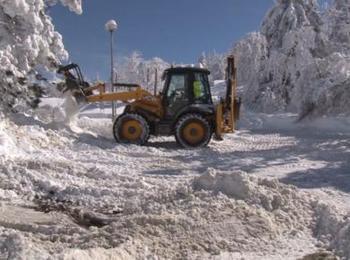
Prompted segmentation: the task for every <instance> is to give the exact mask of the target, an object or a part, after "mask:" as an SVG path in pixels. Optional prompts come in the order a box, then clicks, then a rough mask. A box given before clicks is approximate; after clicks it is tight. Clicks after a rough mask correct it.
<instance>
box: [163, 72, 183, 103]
mask: <svg viewBox="0 0 350 260" xmlns="http://www.w3.org/2000/svg"><path fill="white" fill-rule="evenodd" d="M186 98H187V97H186V76H185V75H183V74H182V75H180V74H179V75H176V74H175V75H172V76H171V78H170V82H169V88H168V92H167V99H168V101H169V103H174V102H176V101H179V100H185V99H186Z"/></svg>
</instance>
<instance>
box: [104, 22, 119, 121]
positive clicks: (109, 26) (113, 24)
mask: <svg viewBox="0 0 350 260" xmlns="http://www.w3.org/2000/svg"><path fill="white" fill-rule="evenodd" d="M105 28H106V30H107V31H109V32H110V35H111V91H114V38H113V32H114V31H115V30H117V28H118V24H117V22H116V21H115V20H109V21H108V22H107V23H106V25H105ZM115 117H116V109H115V102H114V101H113V102H112V120H113V121H114V119H115Z"/></svg>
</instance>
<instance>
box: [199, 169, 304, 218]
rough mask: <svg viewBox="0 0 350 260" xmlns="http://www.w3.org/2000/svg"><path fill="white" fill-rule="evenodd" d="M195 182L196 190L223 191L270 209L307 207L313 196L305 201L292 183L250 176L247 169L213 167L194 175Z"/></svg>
mask: <svg viewBox="0 0 350 260" xmlns="http://www.w3.org/2000/svg"><path fill="white" fill-rule="evenodd" d="M192 186H193V189H194V190H207V191H212V192H214V193H215V194H218V193H222V194H225V195H227V196H229V197H231V198H234V199H238V200H244V201H246V202H248V203H250V204H253V205H258V206H262V207H263V208H264V209H265V210H268V211H274V210H278V209H282V210H283V209H287V210H292V211H294V210H295V211H297V208H298V207H299V206H303V207H307V205H306V204H304V202H305V203H310V201H309V200H306V201H304V202H302V200H304V199H302V198H301V196H300V195H299V194H297V191H296V188H294V187H292V186H286V185H283V184H281V183H279V182H278V180H268V179H256V178H253V177H249V175H248V174H247V173H245V172H218V171H215V170H213V169H211V170H209V172H208V173H206V174H204V175H202V176H200V177H198V178H196V179H194V180H193V183H192ZM301 194H302V193H301ZM301 217H302V216H301Z"/></svg>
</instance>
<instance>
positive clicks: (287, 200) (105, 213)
mask: <svg viewBox="0 0 350 260" xmlns="http://www.w3.org/2000/svg"><path fill="white" fill-rule="evenodd" d="M51 101H52V100H51ZM50 103H51V102H46V104H45V105H46V106H47V107H46V108H47V111H52V110H50V109H48V107H49V106H50ZM55 103H56V104H60V103H62V101H61V102H59V100H56V102H55ZM102 114H103V113H102V112H101V111H100V110H99V109H98V108H96V107H94V106H92V107H90V108H89V107H88V108H85V110H84V111H83V112H81V113H80V116H79V118H78V119H77V121H76V125H75V128H72V127H67V126H65V125H64V124H59V123H57V122H51V123H50V122H46V123H44V122H43V121H41V118H42V117H40V116H39V117H37V118H36V119H35V118H33V117H28V116H25V115H19V114H18V115H16V116H15V117H13V118H12V120H9V119H2V120H1V122H0V161H1V165H0V212H1V214H0V259H3V258H5V259H48V258H49V259H50V258H52V259H96V258H100V259H141V258H142V259H144V258H148V259H164V258H173V259H184V258H185V259H194V258H196V257H197V258H201V259H297V258H301V257H303V256H305V255H306V254H309V253H314V252H317V251H319V250H324V249H327V250H334V252H335V253H336V254H338V255H339V256H342V257H344V259H348V258H349V257H350V247H349V245H350V236H349V235H348V234H349V232H350V222H349V218H348V217H349V209H350V207H349V202H350V196H349V192H350V186H349V183H350V182H349V168H350V165H349V163H350V143H349V136H350V131H349V130H350V121H349V119H347V121H346V120H345V119H344V120H343V119H337V118H335V119H333V121H332V122H330V121H329V119H325V120H324V121H320V122H319V123H318V124H317V126H316V127H315V126H313V125H312V124H308V123H307V122H304V123H303V124H295V123H294V121H295V120H296V115H294V114H280V115H264V114H254V113H248V112H243V114H244V117H242V121H241V122H240V130H239V131H238V132H237V133H236V134H233V135H227V136H225V140H224V141H223V142H217V141H212V142H211V144H210V145H209V147H208V148H206V149H200V150H195V151H193V150H183V149H180V148H178V147H177V146H176V143H175V141H174V138H172V137H158V138H152V139H151V140H150V143H149V145H147V146H144V147H139V146H128V145H120V144H116V143H115V141H114V140H113V136H112V132H111V128H112V122H111V120H110V119H108V118H106V117H105V116H103V117H102V116H101V115H102ZM48 118H50V117H46V120H48ZM337 122H341V123H338V124H336V123H337ZM330 124H331V125H332V126H333V128H332V127H327V126H329V125H330ZM336 126H341V127H336ZM76 128H79V129H80V131H75V129H76ZM291 185H294V186H291ZM45 212H47V213H45ZM86 215H87V216H97V217H98V219H102V220H104V221H105V222H107V224H106V225H105V226H103V227H96V226H94V225H86V223H85V222H84V216H86ZM84 223H85V224H84Z"/></svg>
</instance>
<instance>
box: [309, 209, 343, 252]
mask: <svg viewBox="0 0 350 260" xmlns="http://www.w3.org/2000/svg"><path fill="white" fill-rule="evenodd" d="M339 213H340V212H339V210H337V209H336V208H335V207H330V206H328V205H322V204H320V205H318V207H317V209H316V215H317V217H318V220H317V224H316V227H317V228H316V229H315V236H316V237H318V238H319V239H320V240H321V241H322V242H323V243H324V244H325V245H326V246H327V247H329V248H332V249H334V250H336V252H337V253H338V254H339V255H341V256H343V257H345V258H346V259H349V258H350V215H349V213H348V214H346V213H343V214H339Z"/></svg>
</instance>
